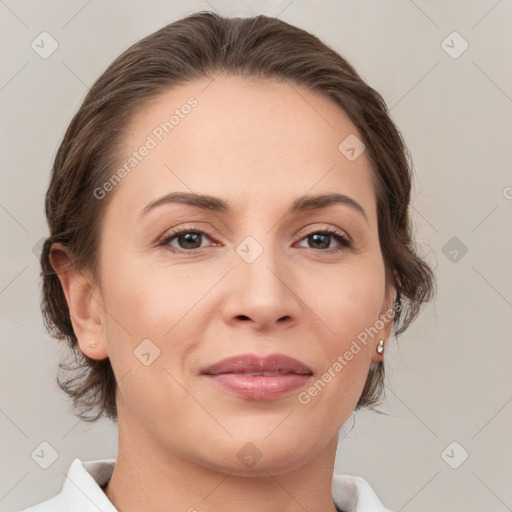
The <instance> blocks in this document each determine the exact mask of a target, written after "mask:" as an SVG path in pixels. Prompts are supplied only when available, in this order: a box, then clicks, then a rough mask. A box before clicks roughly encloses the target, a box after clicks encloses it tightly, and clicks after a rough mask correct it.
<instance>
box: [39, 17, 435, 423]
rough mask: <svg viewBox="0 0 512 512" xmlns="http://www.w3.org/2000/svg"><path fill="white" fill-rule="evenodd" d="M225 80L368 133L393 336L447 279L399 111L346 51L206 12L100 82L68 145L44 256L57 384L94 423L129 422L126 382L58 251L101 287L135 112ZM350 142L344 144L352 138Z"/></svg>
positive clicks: (258, 21)
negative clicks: (415, 190)
mask: <svg viewBox="0 0 512 512" xmlns="http://www.w3.org/2000/svg"><path fill="white" fill-rule="evenodd" d="M219 73H224V74H229V75H232V76H239V77H247V78H251V79H263V80H266V79H269V80H276V81H284V82H287V83H289V84H290V85H292V86H295V85H298V86H302V87H305V88H307V89H309V90H311V91H316V92H318V93H320V94H322V95H323V96H324V97H327V98H330V100H331V101H332V102H333V103H334V104H335V105H337V106H338V107H339V108H340V109H341V110H342V111H344V112H345V113H346V114H347V115H348V117H349V118H350V120H351V121H352V123H353V124H354V125H355V127H356V128H357V130H358V137H360V138H361V139H362V142H363V143H364V145H365V151H366V156H367V157H368V158H369V160H370V163H371V168H372V180H373V184H374V188H375V191H376V204H377V217H378V233H379V241H380V247H381V252H382V256H383V261H384V265H385V274H386V286H387V287H389V286H390V285H393V286H395V287H396V290H397V295H396V299H395V304H394V310H395V316H394V318H393V319H392V321H393V330H394V332H395V336H398V335H399V334H401V333H402V332H404V331H405V330H406V329H407V327H408V326H409V325H410V324H411V322H412V321H413V320H414V319H415V318H416V317H417V315H418V314H419V311H420V309H421V306H422V304H423V303H426V302H428V301H429V300H430V299H431V298H432V297H433V294H434V292H435V276H434V273H433V271H432V269H431V268H430V266H429V265H428V263H427V262H426V261H425V260H424V259H423V258H422V257H421V256H420V255H419V253H418V247H417V245H416V243H415V240H414V237H413V232H412V226H411V217H410V194H411V184H412V176H413V165H412V160H411V157H410V154H409V152H408V150H407V147H406V145H405V143H404V141H403V138H402V136H401V134H400V132H399V130H398V129H397V127H396V126H395V124H394V122H393V121H392V119H391V117H390V115H389V111H388V108H387V106H386V104H385V102H384V100H383V98H382V97H381V95H379V93H378V92H376V91H375V90H374V89H373V88H372V87H370V85H368V84H367V83H366V81H365V80H364V79H363V78H362V77H361V76H360V75H359V74H358V73H357V72H356V70H355V69H354V68H353V67H352V65H351V64H349V62H347V60H345V59H344V58H343V57H342V56H341V55H340V54H339V53H337V52H336V51H334V50H333V49H332V48H330V47H329V46H327V45H326V44H324V43H323V42H322V41H321V40H320V39H318V38H317V37H316V36H314V35H312V34H311V33H309V32H307V31H305V30H302V29H300V28H298V27H295V26H292V25H290V24H288V23H285V22H283V21H281V20H279V19H276V18H272V17H267V16H263V15H260V16H255V17H251V18H227V17H223V16H219V15H217V14H214V13H212V12H205V11H203V12H198V13H195V14H192V15H190V16H187V17H185V18H183V19H180V20H178V21H175V22H173V23H171V24H168V25H166V26H164V27H163V28H161V29H159V30H158V31H156V32H154V33H152V34H150V35H149V36H147V37H145V38H143V39H141V40H140V41H138V42H136V43H135V44H133V45H132V46H131V47H129V48H128V49H127V50H126V51H124V52H123V53H122V54H121V55H120V56H119V57H117V58H116V59H115V60H114V61H113V62H112V63H111V64H110V65H109V66H108V68H107V69H106V70H105V71H104V72H103V74H102V75H101V76H100V77H99V78H98V79H97V81H96V82H95V83H94V85H93V86H92V87H91V89H90V90H89V92H88V93H87V95H86V97H85V99H84V100H83V102H82V104H81V106H80V108H79V109H78V111H77V113H76V114H75V115H74V117H73V119H72V120H71V123H70V124H69V126H68V128H67V130H66V132H65V135H64V137H63V140H62V142H61V144H60V146H59V148H58V151H57V154H56V157H55V160H54V163H53V167H52V171H51V177H50V184H49V187H48V190H47V193H46V198H45V214H46V218H47V222H48V226H49V231H50V234H49V237H48V238H47V239H46V241H45V243H44V245H43V249H42V252H41V267H42V272H41V276H42V301H41V309H42V313H43V320H44V324H45V326H46V328H47V330H48V332H49V333H50V334H51V335H52V336H53V337H55V338H57V339H60V340H64V341H65V343H66V347H67V348H66V350H65V354H64V355H63V358H62V360H61V362H60V364H59V372H58V375H57V382H58V384H59V386H60V387H61V389H62V390H63V391H64V392H65V393H66V394H67V395H68V396H69V397H70V398H71V400H72V403H73V412H74V413H75V414H76V415H77V416H78V417H80V418H82V419H83V420H85V421H95V420H97V419H99V418H100V417H102V416H105V417H107V418H110V419H111V420H113V421H116V420H117V408H116V386H117V384H116V379H115V377H114V373H113V370H112V366H111V364H110V360H109V359H108V358H106V359H103V360H94V359H90V358H89V357H87V356H85V355H84V354H83V353H82V351H81V350H80V348H79V345H78V341H77V337H76V335H75V332H74V331H73V327H72V323H71V319H70V313H69V309H68V305H67V302H66V298H65V295H64V292H63V289H62V286H61V284H60V281H59V278H58V275H57V274H56V272H55V269H54V268H53V267H52V264H51V262H50V253H51V252H52V251H54V250H58V248H55V247H53V244H54V243H60V244H62V245H63V246H65V247H66V248H67V250H69V253H70V254H71V258H72V262H73V265H74V267H75V268H76V269H77V270H81V269H88V270H89V271H90V272H91V273H92V275H93V276H94V277H95V278H96V279H97V278H98V272H97V271H98V244H99V231H100V223H101V220H102V218H103V215H104V213H105V209H106V208H107V207H108V204H109V199H110V198H111V197H112V195H113V194H115V191H112V192H110V193H109V194H107V195H106V196H105V198H103V199H102V200H98V198H97V197H96V196H95V194H94V190H95V189H97V188H98V187H101V186H102V184H104V183H105V182H106V181H107V180H108V178H109V176H111V175H112V173H113V172H114V170H115V168H116V165H118V163H119V161H120V158H121V156H120V155H121V154H122V151H121V148H122V142H123V137H124V136H125V133H126V130H127V127H129V125H130V122H131V121H132V120H133V118H134V115H135V114H136V113H137V112H138V111H139V109H141V108H142V107H143V106H145V104H146V103H147V102H148V101H149V100H151V99H153V98H154V97H156V96H157V95H159V94H161V93H164V92H165V91H167V90H169V89H171V88H173V87H176V86H179V85H183V84H186V83H188V82H192V81H194V80H197V79H202V78H210V77H211V78H212V79H213V78H214V77H215V75H216V74H219ZM340 142H341V141H340ZM383 390H384V366H383V364H382V363H379V364H377V365H372V366H371V367H370V369H369V373H368V377H367V380H366V383H365V386H364V389H363V391H362V394H361V396H360V398H359V401H358V403H357V405H356V409H359V408H362V407H369V408H375V406H376V405H377V404H378V403H380V401H381V399H382V395H383Z"/></svg>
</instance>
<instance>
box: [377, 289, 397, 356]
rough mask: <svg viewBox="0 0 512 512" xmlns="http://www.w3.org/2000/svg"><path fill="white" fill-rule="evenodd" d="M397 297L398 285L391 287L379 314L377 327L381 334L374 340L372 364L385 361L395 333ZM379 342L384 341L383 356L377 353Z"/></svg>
mask: <svg viewBox="0 0 512 512" xmlns="http://www.w3.org/2000/svg"><path fill="white" fill-rule="evenodd" d="M396 297H397V292H396V285H389V287H388V289H387V291H386V296H385V298H384V301H383V304H382V308H381V311H380V314H379V319H378V320H377V321H376V322H375V324H376V326H378V328H379V332H378V334H377V335H376V336H375V337H374V338H373V340H374V341H373V348H372V363H381V362H382V360H383V359H384V353H385V352H386V347H387V344H388V340H389V338H390V336H391V333H392V331H393V323H394V317H395V308H394V305H395V301H396ZM381 326H382V328H381ZM379 340H384V351H383V352H382V354H379V353H378V352H377V346H378V344H379Z"/></svg>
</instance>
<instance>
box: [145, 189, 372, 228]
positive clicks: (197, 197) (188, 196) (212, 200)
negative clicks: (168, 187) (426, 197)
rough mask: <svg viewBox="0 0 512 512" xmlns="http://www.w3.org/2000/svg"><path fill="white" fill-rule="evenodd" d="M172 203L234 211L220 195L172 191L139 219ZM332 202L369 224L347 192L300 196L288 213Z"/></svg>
mask: <svg viewBox="0 0 512 512" xmlns="http://www.w3.org/2000/svg"><path fill="white" fill-rule="evenodd" d="M170 203H181V204H187V205H190V206H195V207H196V208H201V209H202V210H208V211H212V212H219V213H225V214H231V213H232V212H233V210H232V208H231V207H230V206H229V204H228V203H226V202H225V201H223V200H222V199H220V198H218V197H214V196H209V195H204V194H195V193H192V192H171V193H170V194H166V195H164V196H162V197H160V198H158V199H155V200H153V201H151V202H150V203H148V204H147V205H146V206H145V207H144V209H143V210H142V211H141V212H140V214H139V219H140V218H141V217H143V216H144V215H145V214H147V213H148V212H149V211H151V210H153V209H155V208H157V207H159V206H161V205H164V204H170ZM332 204H343V205H346V206H349V207H350V208H352V209H353V210H355V211H357V212H359V213H360V214H361V215H362V216H363V217H364V219H365V220H366V223H367V224H368V217H367V216H366V212H365V210H364V208H363V207H362V206H361V205H360V204H359V203H358V202H357V201H355V200H354V199H352V198H351V197H349V196H347V195H345V194H320V195H315V196H308V195H303V196H300V197H298V198H296V199H295V200H294V201H293V202H292V204H291V205H290V207H289V208H288V211H287V214H290V213H295V212H302V211H306V210H316V209H319V208H324V207H326V206H330V205H332Z"/></svg>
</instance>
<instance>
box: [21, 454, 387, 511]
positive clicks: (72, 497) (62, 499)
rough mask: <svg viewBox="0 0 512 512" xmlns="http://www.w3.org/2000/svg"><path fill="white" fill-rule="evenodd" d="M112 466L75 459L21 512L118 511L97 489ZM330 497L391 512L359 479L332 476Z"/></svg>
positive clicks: (352, 507)
mask: <svg viewBox="0 0 512 512" xmlns="http://www.w3.org/2000/svg"><path fill="white" fill-rule="evenodd" d="M114 464H115V460H114V459H108V460H94V461H81V460H80V459H75V460H74V461H73V462H72V464H71V466H70V468H69V471H68V474H67V477H66V481H65V482H64V486H63V487H62V491H61V492H60V493H59V494H57V495H56V496H54V497H53V498H50V499H48V500H46V501H43V502H41V503H39V504H37V505H34V506H32V507H30V508H27V509H25V510H23V511H21V512H99V511H101V512H118V511H117V509H116V508H115V507H114V505H113V504H112V502H111V501H110V500H109V499H108V498H107V495H106V494H105V493H104V492H103V490H102V489H101V486H104V485H105V484H106V483H107V482H108V481H109V479H110V476H111V474H112V471H113V470H114ZM332 496H333V500H334V503H335V504H336V506H337V507H338V508H339V509H341V510H343V511H344V512H391V511H390V510H389V509H387V508H386V507H384V506H383V505H382V503H381V502H380V501H379V499H378V498H377V496H376V494H375V492H374V491H373V489H372V488H371V487H370V484H369V483H368V482H367V481H366V480H365V479H364V478H361V477H359V476H352V475H341V474H337V473H335V474H334V476H333V481H332Z"/></svg>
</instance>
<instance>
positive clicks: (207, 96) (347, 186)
mask: <svg viewBox="0 0 512 512" xmlns="http://www.w3.org/2000/svg"><path fill="white" fill-rule="evenodd" d="M347 137H349V139H348V140H349V141H355V142H356V144H357V139H354V137H358V139H361V137H360V135H359V133H358V131H357V129H356V128H355V126H354V125H353V123H352V122H351V121H350V119H349V117H348V116H347V115H346V114H345V113H344V112H343V111H342V110H341V109H340V108H339V107H338V106H337V105H336V104H335V103H334V102H333V101H332V100H330V99H329V98H327V97H324V96H323V95H321V94H320V93H317V92H314V91H310V90H308V89H305V88H303V87H300V86H297V85H296V84H291V83H287V82H276V81H269V80H260V79H257V80H256V79H247V78H240V77H233V76H226V75H219V76H217V77H216V78H209V79H202V80H200V81H197V82H191V83H188V84H185V85H181V86H179V87H175V88H173V89H171V90H169V91H166V92H165V93H162V94H160V95H159V96H158V97H156V98H154V99H152V100H151V101H150V102H148V104H146V105H145V106H144V107H143V108H141V109H140V110H139V112H138V113H137V115H136V116H135V117H134V118H133V120H132V122H131V124H130V126H129V127H128V129H127V131H126V135H125V137H124V140H123V141H122V145H121V150H122V154H123V158H122V161H120V162H119V167H121V166H123V165H124V168H125V169H126V170H127V171H128V172H126V173H123V175H124V177H123V179H122V180H121V182H120V183H119V184H118V185H116V190H115V196H119V197H114V198H113V202H114V203H118V204H119V205H120V206H122V205H123V204H125V205H126V204H128V203H129V204H130V211H131V210H132V209H133V208H134V207H137V208H138V207H139V206H140V208H138V209H139V210H140V209H142V208H143V207H144V205H145V204H146V203H147V202H149V201H151V200H154V199H155V196H157V195H162V194H163V193H168V192H172V191H176V190H177V191H188V192H191V191H193V192H196V193H205V194H209V195H214V196H219V197H223V198H224V199H225V200H226V201H228V202H231V201H232V202H233V203H236V204H238V205H239V206H240V207H241V206H242V205H249V204H251V201H256V200H257V199H258V200H259V207H261V201H266V204H267V205H270V204H271V203H272V202H273V203H274V204H277V203H280V202H282V200H283V199H284V198H285V197H288V196H289V197H298V196H301V195H304V194H306V193H308V192H311V193H312V194H320V193H325V192H333V191H335V192H340V193H344V194H347V195H351V196H355V197H357V199H356V200H357V201H358V202H360V203H365V209H366V210H367V211H368V213H369V214H370V216H373V214H374V209H375V205H374V204H373V203H374V192H373V182H372V178H371V166H370V163H369V160H368V158H367V157H366V154H365V152H364V151H363V153H362V154H361V155H360V156H359V157H357V158H356V159H355V160H354V159H349V158H347V156H346V154H345V153H344V152H343V148H344V147H345V146H346V144H345V145H344V143H343V141H345V140H347ZM340 144H341V145H342V148H341V149H340ZM352 145H353V144H352ZM144 147H146V148H147V149H144ZM355 149H356V150H358V149H359V148H357V147H356V148H355ZM141 153H144V155H143V156H141ZM134 155H135V156H134ZM127 164H128V165H127ZM286 206H288V204H287V205H286ZM130 211H128V210H127V211H126V213H127V214H128V213H130Z"/></svg>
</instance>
